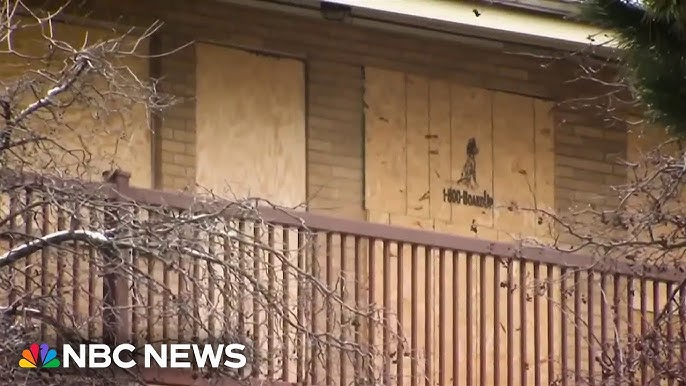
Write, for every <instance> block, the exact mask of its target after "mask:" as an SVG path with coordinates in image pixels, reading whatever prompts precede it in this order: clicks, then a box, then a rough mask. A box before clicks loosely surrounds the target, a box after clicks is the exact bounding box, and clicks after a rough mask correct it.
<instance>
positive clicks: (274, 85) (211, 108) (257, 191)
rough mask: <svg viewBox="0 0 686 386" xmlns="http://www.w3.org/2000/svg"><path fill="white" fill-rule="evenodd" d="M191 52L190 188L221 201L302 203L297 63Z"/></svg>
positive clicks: (231, 52)
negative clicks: (193, 139) (193, 140)
mask: <svg viewBox="0 0 686 386" xmlns="http://www.w3.org/2000/svg"><path fill="white" fill-rule="evenodd" d="M196 53H197V70H196V77H197V85H196V86H197V90H196V93H197V102H196V117H197V161H196V162H197V167H196V170H197V176H196V179H197V183H198V184H199V185H200V186H202V187H204V188H208V189H212V190H214V191H215V192H217V193H220V194H222V195H226V196H229V197H236V198H246V197H260V198H264V199H267V200H270V201H271V202H273V203H275V204H278V205H283V206H288V207H292V206H297V205H301V204H303V203H304V202H305V200H306V187H305V179H306V178H305V168H306V167H305V80H304V70H303V63H302V62H300V61H298V60H294V59H284V58H277V57H272V56H265V55H257V54H254V53H249V52H247V51H241V50H237V49H230V48H225V47H221V46H215V45H209V44H199V45H197V47H196ZM218 63H223V64H224V65H217V64H218Z"/></svg>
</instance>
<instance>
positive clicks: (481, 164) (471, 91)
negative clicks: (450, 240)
mask: <svg viewBox="0 0 686 386" xmlns="http://www.w3.org/2000/svg"><path fill="white" fill-rule="evenodd" d="M491 98H492V93H491V92H490V91H488V90H484V89H478V88H472V87H466V86H462V85H457V84H453V85H452V86H451V89H450V103H451V131H450V135H451V144H450V148H451V163H450V165H451V182H452V183H451V186H452V187H454V188H455V189H459V190H467V191H468V192H470V193H473V194H479V195H481V194H483V192H486V193H488V194H490V195H493V193H492V192H493V148H492V146H493V130H492V129H493V128H492V126H491V103H492V102H491ZM470 144H475V145H476V147H474V146H470ZM474 152H476V154H472V153H474ZM472 168H474V169H475V173H473V174H472V173H470V172H469V170H470V169H472ZM451 219H452V222H453V223H461V224H471V223H475V224H478V225H481V226H491V225H492V223H493V211H492V208H480V207H474V206H467V205H459V204H454V205H452V211H451Z"/></svg>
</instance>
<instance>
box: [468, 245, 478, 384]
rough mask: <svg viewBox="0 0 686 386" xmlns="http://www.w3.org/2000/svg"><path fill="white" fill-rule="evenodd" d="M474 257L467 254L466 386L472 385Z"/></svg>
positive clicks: (473, 356)
mask: <svg viewBox="0 0 686 386" xmlns="http://www.w3.org/2000/svg"><path fill="white" fill-rule="evenodd" d="M473 260H474V256H473V255H472V254H471V253H467V356H466V358H467V385H473V384H474V359H475V358H476V355H475V353H474V323H473V321H474V306H473V305H472V299H474V293H473V291H474V272H473V262H474V261H473Z"/></svg>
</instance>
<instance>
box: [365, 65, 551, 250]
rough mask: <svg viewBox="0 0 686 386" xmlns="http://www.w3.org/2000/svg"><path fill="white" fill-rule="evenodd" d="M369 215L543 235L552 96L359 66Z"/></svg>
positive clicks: (471, 232) (498, 233) (483, 233)
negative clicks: (539, 210) (539, 96)
mask: <svg viewBox="0 0 686 386" xmlns="http://www.w3.org/2000/svg"><path fill="white" fill-rule="evenodd" d="M365 105H366V111H365V133H366V134H365V153H366V154H365V157H366V158H365V185H366V191H365V209H366V210H367V213H368V219H369V220H370V221H376V222H384V223H391V224H395V225H402V226H411V227H418V228H425V229H435V230H438V231H447V232H451V233H456V234H460V235H465V236H476V237H480V238H487V239H503V240H507V239H511V238H512V237H522V236H538V237H544V236H546V235H548V234H549V233H550V232H549V231H548V229H547V227H546V224H545V223H544V224H539V221H537V216H536V215H535V214H533V212H531V211H528V210H526V209H529V208H545V209H550V208H554V189H553V180H554V150H553V130H552V128H553V122H552V116H551V114H550V110H551V108H552V103H550V102H547V101H543V100H537V99H534V98H530V97H526V96H520V95H515V94H508V93H503V92H497V91H491V90H485V89H480V88H474V87H467V86H463V85H461V84H457V83H452V82H448V81H445V80H441V79H432V78H428V77H425V76H419V75H413V74H406V73H402V72H396V71H388V70H382V69H376V68H366V69H365Z"/></svg>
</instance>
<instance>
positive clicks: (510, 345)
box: [506, 260, 515, 386]
mask: <svg viewBox="0 0 686 386" xmlns="http://www.w3.org/2000/svg"><path fill="white" fill-rule="evenodd" d="M513 271H514V262H513V261H512V260H508V261H507V286H506V288H507V386H514V334H515V331H514V315H513V314H514V296H513V292H514V291H513V289H514V272H513Z"/></svg>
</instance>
